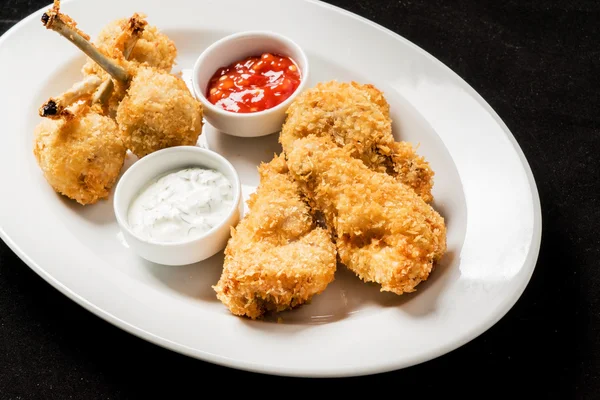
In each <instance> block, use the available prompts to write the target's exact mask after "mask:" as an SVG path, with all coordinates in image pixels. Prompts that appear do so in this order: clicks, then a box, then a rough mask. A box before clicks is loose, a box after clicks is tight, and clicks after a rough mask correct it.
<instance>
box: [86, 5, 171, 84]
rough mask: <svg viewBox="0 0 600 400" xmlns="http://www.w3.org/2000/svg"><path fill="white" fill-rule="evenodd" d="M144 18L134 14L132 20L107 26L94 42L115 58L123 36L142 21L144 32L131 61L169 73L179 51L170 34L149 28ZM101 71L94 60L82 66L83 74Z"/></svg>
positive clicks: (133, 50) (89, 60)
mask: <svg viewBox="0 0 600 400" xmlns="http://www.w3.org/2000/svg"><path fill="white" fill-rule="evenodd" d="M144 19H145V15H141V14H135V15H134V16H133V17H132V18H122V19H118V20H115V21H112V22H110V23H109V24H108V25H106V26H105V27H104V28H102V30H101V31H100V33H98V36H97V37H96V40H95V41H94V44H95V46H96V48H98V49H99V50H100V51H101V52H102V53H104V54H105V55H107V56H109V57H114V56H115V55H114V53H113V52H114V49H116V48H119V42H120V40H121V37H122V35H123V33H124V32H125V33H126V32H127V31H128V30H131V29H132V25H133V26H135V24H136V23H140V22H141V21H143V24H144V25H145V26H144V30H143V33H142V35H141V37H140V39H139V40H138V42H137V43H136V45H135V48H133V49H132V51H131V55H130V57H129V60H130V61H132V62H136V63H138V64H142V65H145V66H148V67H155V68H157V69H160V70H163V71H165V72H170V71H171V68H173V65H174V64H175V58H176V57H177V48H176V47H175V43H173V41H172V40H171V39H169V37H168V36H167V35H165V34H164V33H161V32H159V31H158V28H156V27H155V26H151V25H146V22H145V20H144ZM102 72H103V71H102V70H101V68H99V66H98V64H96V62H95V61H93V60H92V59H88V61H87V62H86V64H85V65H84V67H83V73H84V74H86V75H89V74H98V73H100V74H102Z"/></svg>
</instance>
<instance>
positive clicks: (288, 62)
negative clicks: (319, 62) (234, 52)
mask: <svg viewBox="0 0 600 400" xmlns="http://www.w3.org/2000/svg"><path fill="white" fill-rule="evenodd" d="M298 85H300V70H299V68H298V66H297V65H296V64H295V63H294V61H293V60H292V59H291V58H289V57H283V56H280V55H277V54H271V53H264V54H262V55H261V56H253V57H248V58H246V59H244V60H241V61H238V62H235V63H233V64H231V65H229V66H226V67H222V68H219V69H218V70H217V72H215V74H214V75H213V76H212V78H211V79H210V81H209V83H208V89H207V93H206V97H207V98H208V101H210V102H211V103H212V104H214V105H216V106H217V107H220V108H222V109H223V110H227V111H232V112H236V113H251V112H258V111H264V110H268V109H269V108H273V107H275V106H277V105H278V104H281V103H283V102H284V101H285V100H286V99H287V98H288V97H290V96H291V95H292V93H294V91H295V90H296V89H297V88H298Z"/></svg>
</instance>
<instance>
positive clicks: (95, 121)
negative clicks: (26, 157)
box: [33, 79, 127, 205]
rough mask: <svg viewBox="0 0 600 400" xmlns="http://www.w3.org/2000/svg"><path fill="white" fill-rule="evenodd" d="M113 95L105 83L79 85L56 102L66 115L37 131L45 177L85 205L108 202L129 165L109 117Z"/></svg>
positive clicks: (36, 152) (36, 148)
mask: <svg viewBox="0 0 600 400" xmlns="http://www.w3.org/2000/svg"><path fill="white" fill-rule="evenodd" d="M94 87H96V91H95V92H92V89H93V88H94ZM111 89H112V88H111V87H110V86H107V85H105V84H102V83H101V82H100V80H99V79H96V81H94V82H90V81H84V83H83V84H77V85H75V87H74V88H71V89H70V90H69V91H68V92H67V93H68V94H67V95H63V96H59V97H58V98H57V99H56V103H58V104H60V107H61V110H60V112H57V113H53V115H52V116H53V118H52V119H50V118H44V119H43V120H42V122H40V123H39V124H38V125H37V126H36V128H35V132H34V148H33V153H34V155H35V158H36V161H37V162H38V165H39V166H40V168H41V170H42V172H43V173H44V177H45V178H46V180H47V181H48V183H49V184H50V185H51V186H52V188H53V189H54V190H55V191H56V192H58V193H61V194H62V195H64V196H66V197H69V198H71V199H73V200H75V201H77V202H78V203H80V204H82V205H85V204H93V203H96V202H97V201H98V200H100V199H105V198H107V197H108V195H109V193H110V190H111V188H112V187H113V185H114V184H115V182H116V180H117V178H118V176H119V173H120V172H121V168H122V167H123V163H124V161H125V154H126V152H127V149H126V148H125V146H124V145H123V142H122V140H121V137H120V133H119V129H118V126H117V124H116V122H115V121H114V120H113V119H111V118H109V117H107V116H105V115H103V113H104V110H103V109H104V107H103V105H104V104H105V103H106V101H107V100H108V98H109V97H110V94H111ZM86 97H87V99H85V98H86ZM82 99H83V100H82ZM73 101H78V103H76V104H71V102H73ZM56 103H55V104H56Z"/></svg>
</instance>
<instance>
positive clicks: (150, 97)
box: [42, 3, 203, 158]
mask: <svg viewBox="0 0 600 400" xmlns="http://www.w3.org/2000/svg"><path fill="white" fill-rule="evenodd" d="M58 6H59V4H56V3H55V5H54V7H53V8H52V9H51V10H49V11H48V12H47V13H45V14H44V15H43V16H42V22H43V23H44V25H45V26H46V28H48V29H51V30H54V31H56V32H57V33H59V34H60V35H62V36H63V37H65V38H66V39H68V40H69V41H71V42H72V43H73V44H75V45H76V46H77V47H79V48H80V49H81V50H82V51H83V52H84V53H85V54H86V55H87V56H88V57H90V58H91V59H92V60H94V61H95V62H96V63H97V64H98V65H99V66H100V67H102V69H104V70H105V71H106V72H107V73H108V74H109V75H110V76H111V77H112V79H113V80H114V81H115V83H116V85H115V86H116V90H117V91H122V90H126V93H127V94H126V95H125V97H124V98H123V100H121V102H120V103H119V105H118V108H117V112H116V121H117V123H118V125H119V129H120V131H121V136H122V138H123V142H124V143H125V145H126V146H127V148H128V149H129V150H131V152H132V153H133V154H135V155H136V156H138V157H139V158H142V157H144V156H146V155H147V154H149V153H152V152H154V151H157V150H161V149H164V148H167V147H173V146H184V145H194V144H196V143H197V140H198V137H199V136H200V134H201V132H202V126H203V122H202V116H203V110H202V105H201V103H200V102H199V101H198V100H197V99H196V98H195V97H194V96H193V95H192V94H191V93H190V91H189V89H188V88H187V86H186V84H185V82H184V81H183V80H182V79H181V78H180V77H176V76H174V75H172V74H169V73H167V72H165V71H162V70H159V69H156V68H153V67H145V66H139V65H138V64H137V63H130V62H128V61H126V60H124V59H123V58H118V59H113V58H110V57H107V56H106V55H104V54H103V53H102V52H100V51H99V50H98V49H96V48H95V47H94V46H93V45H92V44H91V43H90V42H89V41H88V39H87V38H86V37H85V36H84V35H83V34H82V33H81V32H80V31H79V30H78V29H77V28H76V26H75V23H74V21H72V20H71V19H70V18H69V17H68V16H67V15H65V14H62V13H61V12H60V10H59V8H58Z"/></svg>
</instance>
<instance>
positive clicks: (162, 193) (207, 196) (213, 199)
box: [128, 168, 233, 242]
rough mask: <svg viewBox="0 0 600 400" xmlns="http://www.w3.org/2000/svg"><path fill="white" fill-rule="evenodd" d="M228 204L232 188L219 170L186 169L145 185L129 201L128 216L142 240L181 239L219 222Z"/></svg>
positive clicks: (168, 240) (226, 210) (225, 214)
mask: <svg viewBox="0 0 600 400" xmlns="http://www.w3.org/2000/svg"><path fill="white" fill-rule="evenodd" d="M232 206H233V188H232V186H231V182H229V180H228V179H227V178H226V177H225V176H224V175H223V174H222V173H221V172H219V171H216V170H212V169H203V168H187V169H182V170H180V171H177V172H172V173H168V174H166V175H163V176H161V177H159V178H157V179H154V180H153V181H152V182H150V183H149V184H148V185H147V186H145V188H144V189H143V190H142V191H141V192H140V193H139V195H138V196H137V197H136V198H135V199H134V200H133V202H132V203H131V205H130V207H129V213H128V219H129V225H130V227H131V229H132V230H133V231H134V232H135V233H137V234H138V235H140V236H141V237H143V238H145V239H149V240H152V241H158V242H181V241H184V240H188V239H192V238H194V237H198V236H200V235H202V234H204V233H205V232H207V231H208V230H210V229H211V228H212V227H213V226H215V225H217V224H219V223H221V222H222V221H223V220H224V219H225V218H227V215H228V214H229V212H230V211H231V209H232Z"/></svg>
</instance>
